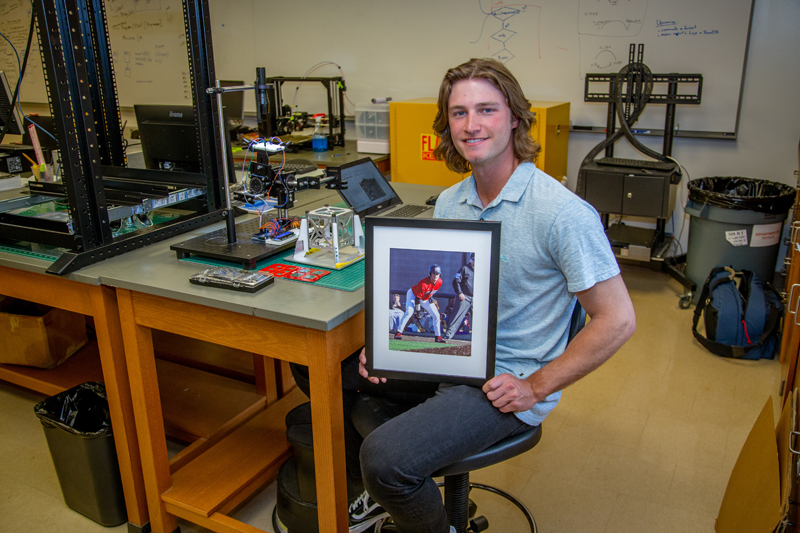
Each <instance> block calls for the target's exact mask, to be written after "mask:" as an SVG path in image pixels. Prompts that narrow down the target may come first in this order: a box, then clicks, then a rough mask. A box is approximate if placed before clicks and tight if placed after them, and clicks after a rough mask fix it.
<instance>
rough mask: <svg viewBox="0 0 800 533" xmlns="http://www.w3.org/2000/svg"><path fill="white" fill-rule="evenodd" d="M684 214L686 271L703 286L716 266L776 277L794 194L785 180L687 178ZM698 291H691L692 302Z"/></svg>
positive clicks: (699, 285) (771, 277) (768, 279)
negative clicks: (686, 224)
mask: <svg viewBox="0 0 800 533" xmlns="http://www.w3.org/2000/svg"><path fill="white" fill-rule="evenodd" d="M688 187H689V200H688V202H687V203H686V209H685V211H686V213H687V214H688V215H690V216H691V217H692V219H691V224H690V226H689V247H688V250H687V252H686V275H687V277H688V278H689V279H691V280H692V281H693V282H694V283H695V284H697V286H698V287H702V286H703V283H704V282H705V280H706V278H707V277H708V274H709V272H711V269H713V268H714V267H715V266H717V265H729V266H731V267H732V268H734V269H735V270H752V271H753V272H757V273H758V274H759V275H760V276H761V277H762V278H764V279H765V280H766V281H769V282H771V281H772V279H773V277H774V275H775V265H776V263H777V259H778V250H779V249H780V242H781V239H780V237H781V233H782V231H783V222H784V221H785V220H786V217H787V215H788V213H789V210H790V209H791V208H792V205H793V204H794V200H795V196H796V194H797V192H796V191H795V189H794V188H792V187H790V186H788V185H785V184H783V183H776V182H773V181H766V180H757V179H751V178H742V177H713V178H701V179H696V180H691V181H690V182H689V183H688ZM698 297H699V291H698V292H697V293H696V294H695V300H696V299H697V298H698Z"/></svg>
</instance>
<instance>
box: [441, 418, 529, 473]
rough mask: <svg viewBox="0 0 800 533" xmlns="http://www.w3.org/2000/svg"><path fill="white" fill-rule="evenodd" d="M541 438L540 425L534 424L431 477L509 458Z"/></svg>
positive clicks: (467, 469) (464, 471) (525, 449)
mask: <svg viewBox="0 0 800 533" xmlns="http://www.w3.org/2000/svg"><path fill="white" fill-rule="evenodd" d="M541 438H542V426H541V425H539V426H535V427H532V428H531V429H529V430H527V431H523V432H522V433H517V434H516V435H511V436H510V437H506V438H505V439H503V440H501V441H500V442H496V443H495V444H492V445H491V446H489V447H488V448H486V449H485V450H483V451H482V452H478V453H476V454H474V455H472V456H471V457H467V458H466V459H464V460H462V461H459V462H457V463H453V464H451V465H448V466H446V467H444V468H441V469H439V470H437V471H436V472H434V473H433V474H432V477H439V476H452V475H455V474H464V473H466V472H471V471H473V470H478V469H479V468H485V467H487V466H491V465H493V464H496V463H500V462H502V461H505V460H506V459H511V458H512V457H515V456H517V455H519V454H521V453H524V452H527V451H528V450H530V449H531V448H533V447H534V446H536V445H537V444H538V443H539V439H541Z"/></svg>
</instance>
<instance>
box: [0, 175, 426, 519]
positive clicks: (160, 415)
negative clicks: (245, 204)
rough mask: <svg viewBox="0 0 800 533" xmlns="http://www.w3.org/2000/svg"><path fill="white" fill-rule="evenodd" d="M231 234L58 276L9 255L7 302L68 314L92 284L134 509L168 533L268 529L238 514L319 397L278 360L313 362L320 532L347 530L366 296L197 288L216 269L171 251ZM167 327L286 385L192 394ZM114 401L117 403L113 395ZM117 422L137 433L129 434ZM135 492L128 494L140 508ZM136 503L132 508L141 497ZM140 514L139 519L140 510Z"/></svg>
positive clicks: (311, 203)
mask: <svg viewBox="0 0 800 533" xmlns="http://www.w3.org/2000/svg"><path fill="white" fill-rule="evenodd" d="M394 185H396V187H397V191H398V193H399V194H400V196H401V197H402V198H403V199H404V201H405V202H406V203H421V202H424V201H425V200H426V199H427V198H428V197H429V196H430V195H431V194H434V193H436V192H438V191H440V190H441V188H438V187H429V186H425V185H414V184H394ZM305 193H308V194H305ZM299 196H300V197H302V198H305V200H304V201H302V202H298V203H302V204H303V205H300V206H296V207H295V208H294V213H292V212H290V214H298V215H299V214H304V212H305V211H307V210H310V209H314V208H316V207H321V206H323V205H326V204H327V205H330V204H334V203H337V202H338V201H339V200H338V195H336V194H335V193H332V192H331V191H326V190H324V189H323V190H320V191H305V192H304V194H303V195H299ZM239 220H241V218H240V219H237V221H239ZM221 227H222V225H221V224H217V225H213V226H209V227H206V228H201V229H197V230H194V231H193V232H190V233H186V234H184V235H181V236H178V237H174V238H172V239H169V240H166V241H163V242H160V243H156V244H153V245H151V246H148V247H146V248H143V249H139V250H134V251H132V252H129V253H127V254H124V255H121V256H118V257H113V258H111V259H108V260H106V261H102V262H100V263H97V264H94V265H91V266H88V267H85V268H83V269H81V270H79V271H78V272H75V273H72V274H69V275H68V276H65V277H64V278H57V277H54V276H50V275H46V274H44V273H43V272H44V271H45V269H46V268H47V266H48V265H47V264H46V262H45V261H40V262H39V263H42V264H36V261H35V260H32V259H29V258H25V259H24V260H20V259H15V258H14V257H13V256H12V254H6V253H0V268H4V269H7V270H8V271H9V272H12V273H13V274H14V276H13V277H12V278H8V277H7V276H5V275H0V279H2V280H3V281H2V282H0V294H8V293H9V292H11V293H13V294H12V295H16V296H18V297H22V298H24V299H31V295H29V294H28V292H31V294H32V295H33V296H34V297H35V298H39V299H41V300H44V301H43V302H42V303H46V304H47V305H53V306H56V307H63V306H64V305H66V304H65V302H67V299H66V298H63V297H59V294H64V295H66V294H67V292H68V291H72V292H75V293H80V292H87V291H86V289H87V288H88V289H89V291H88V292H90V293H91V294H96V295H95V296H93V298H92V299H90V302H88V303H86V304H83V305H82V306H80V307H77V304H74V305H69V307H71V308H72V307H74V308H75V309H77V310H78V312H81V313H84V314H91V315H92V316H95V317H97V316H100V317H101V319H102V320H104V322H101V325H100V326H98V330H99V329H101V327H103V328H108V331H107V332H105V333H103V334H102V335H101V334H100V332H99V331H98V344H99V345H100V351H101V360H102V365H101V366H102V372H103V376H104V379H105V380H106V386H107V388H109V385H110V388H111V390H112V391H114V396H115V400H114V402H115V404H116V407H115V408H114V409H113V410H112V420H120V421H121V422H116V421H115V422H114V423H115V438H116V439H117V446H118V449H119V447H120V446H123V448H128V449H130V450H132V451H131V453H130V454H129V455H131V456H132V460H131V461H130V463H131V473H130V475H129V477H130V478H131V482H130V484H131V485H132V488H131V491H132V492H131V494H132V495H133V500H132V501H133V502H137V501H139V500H140V499H142V494H143V495H144V498H146V502H147V505H146V506H143V507H144V508H143V512H144V513H145V514H144V516H145V517H146V516H147V513H148V512H149V520H150V525H151V527H152V530H153V531H154V532H156V533H171V532H173V531H174V530H175V529H176V527H177V522H176V519H177V517H181V518H183V519H186V520H188V521H190V522H193V523H196V524H198V525H200V526H203V527H206V528H208V529H211V530H214V531H218V532H220V533H222V532H226V533H227V532H235V531H241V532H253V531H258V530H257V529H255V528H253V527H252V526H249V525H247V524H244V523H242V522H239V521H237V520H235V519H233V518H231V517H230V516H229V514H230V511H232V510H233V509H234V508H235V507H236V506H237V505H239V504H240V503H241V502H243V501H245V500H246V499H247V498H248V497H249V496H250V495H252V494H253V493H255V492H256V491H257V490H258V489H259V488H260V487H262V486H263V485H264V484H266V483H268V482H269V481H271V480H273V479H274V478H275V476H276V475H277V472H278V469H279V467H280V466H281V465H282V464H283V462H285V460H286V459H287V458H288V457H289V455H290V454H291V449H290V446H289V443H288V442H287V440H286V428H285V423H284V418H285V416H286V413H288V411H290V410H291V409H292V408H294V407H295V406H296V405H298V404H300V403H303V402H305V401H307V399H306V397H305V396H304V395H303V394H302V393H301V392H299V391H298V390H297V389H296V388H295V389H291V390H290V389H289V388H288V387H285V386H284V387H281V385H280V383H279V380H278V383H277V384H276V381H275V378H276V376H277V374H278V373H279V372H280V370H279V366H278V365H276V363H275V361H283V362H290V363H299V364H303V365H306V366H308V367H309V373H310V380H311V388H312V389H313V390H314V395H313V396H314V397H313V399H312V400H311V409H312V414H313V417H312V419H313V435H314V450H315V452H314V453H315V462H316V469H317V499H318V514H319V524H320V531H323V532H329V533H332V532H340V533H342V532H345V531H347V529H348V519H347V491H346V482H345V469H344V436H343V435H344V434H343V431H344V430H343V425H342V423H343V421H342V398H341V374H340V362H341V361H342V360H343V359H344V358H346V357H347V356H348V355H350V354H351V353H353V352H354V351H356V350H358V349H359V348H360V347H361V346H362V345H363V343H364V289H363V288H361V289H358V290H355V291H352V292H347V291H342V290H336V289H331V288H325V287H319V286H315V285H312V284H305V283H301V282H296V281H288V280H283V279H277V280H275V283H274V284H273V285H271V286H269V287H267V288H265V289H263V290H261V291H259V292H256V293H254V294H250V293H242V292H236V291H229V290H224V289H217V288H211V287H203V286H197V285H193V284H190V283H189V277H190V276H191V275H192V274H194V273H196V272H198V271H200V270H202V269H203V268H206V267H204V266H203V265H199V264H197V263H194V262H189V261H179V260H178V259H177V255H176V253H175V252H174V251H172V250H170V249H169V247H170V245H171V244H174V243H177V242H181V241H183V240H187V239H190V238H192V237H195V236H197V235H201V234H205V233H208V232H211V231H215V230H217V229H219V228H221ZM286 253H288V252H286ZM7 279H10V280H11V281H9V282H6V280H7ZM15 280H16V281H15ZM43 280H45V281H44V282H43ZM38 283H42V288H44V287H45V284H46V286H48V287H50V289H48V290H42V289H39V290H38V291H37V290H35V288H34V286H35V285H36V284H38ZM92 287H94V289H92ZM92 291H94V292H92ZM77 301H80V300H79V299H78V300H77ZM90 303H91V305H90ZM154 330H155V331H159V332H167V333H170V334H175V335H180V336H182V337H186V338H189V339H194V340H198V341H203V342H207V343H212V344H215V345H220V346H223V347H227V348H232V349H236V350H243V351H245V352H249V353H252V354H253V357H254V361H258V360H260V361H261V362H262V364H261V365H260V371H261V372H262V373H263V376H262V382H264V383H270V380H272V381H271V383H272V384H271V385H268V386H265V387H262V389H261V390H260V391H259V392H260V394H259V395H258V397H257V398H255V397H252V396H247V395H245V394H244V392H245V391H235V390H233V389H232V388H230V386H223V385H219V383H218V382H217V381H215V382H214V383H206V384H205V388H204V389H203V390H204V393H203V395H202V396H203V397H202V398H200V399H197V398H188V397H186V396H185V395H184V394H182V393H181V389H182V388H187V384H186V382H187V380H191V379H192V376H191V374H187V373H185V372H182V371H180V370H178V369H176V368H175V367H171V366H169V364H167V365H166V366H165V363H164V361H161V360H157V359H156V357H155V353H156V348H155V347H154V341H153V335H152V332H153V331H154ZM101 337H102V338H103V341H102V342H101V341H100V339H101ZM123 346H124V349H123ZM206 377H208V376H206ZM3 379H6V378H5V377H3ZM208 379H211V378H208ZM180 380H183V382H184V384H182V385H181V384H180V383H181V381H180ZM165 383H178V384H179V385H170V386H166V385H165ZM156 392H157V393H156ZM232 398H244V400H242V402H240V403H237V404H236V405H234V406H229V408H227V410H226V409H225V408H223V407H224V406H218V408H217V409H216V411H215V412H216V413H217V414H216V416H217V418H216V419H215V420H214V421H213V422H211V423H207V422H205V421H204V418H207V415H208V413H207V412H206V409H205V408H204V407H202V406H206V405H209V404H210V405H215V404H219V403H220V402H222V401H223V400H224V399H228V401H233V400H232ZM109 400H110V403H111V397H110V398H109ZM193 400H198V401H199V402H201V404H202V406H198V404H197V402H195V401H193ZM170 404H172V405H173V406H174V405H176V404H177V405H178V406H180V410H182V414H183V418H185V419H188V421H185V422H184V425H185V426H186V427H183V428H178V431H177V434H178V435H184V436H185V437H184V438H185V439H186V440H188V439H189V437H192V438H194V440H192V441H191V443H190V444H189V446H187V447H186V448H184V449H183V450H182V451H181V452H179V453H178V454H177V455H175V456H173V457H171V458H169V457H168V454H167V437H168V436H170V437H171V436H172V434H171V433H170V423H169V420H170V419H171V416H172V415H171V414H170V412H171V409H175V407H170ZM175 416H177V417H178V418H180V416H179V415H177V414H176V415H175ZM226 416H227V419H225V417H226ZM134 422H135V423H134ZM116 424H122V425H123V427H124V428H129V431H127V432H125V431H123V432H122V434H121V435H118V434H117V432H116ZM165 426H166V427H165ZM197 426H201V427H200V428H199V429H198V428H197ZM120 440H121V441H122V442H120ZM134 455H135V458H133V456H134ZM123 458H124V457H123ZM123 458H121V459H120V463H121V464H122V462H123ZM134 459H135V460H134ZM136 467H138V468H139V471H138V472H136V471H135V468H136ZM142 486H143V489H142V488H141V487H142ZM134 489H135V490H134ZM128 497H129V491H128V490H126V501H127V499H128ZM137 498H138V499H137ZM128 506H129V509H130V506H131V503H129V504H128ZM129 516H136V515H133V514H131V513H130V511H129ZM139 516H142V515H141V514H140V515H139ZM132 521H133V520H132ZM139 523H142V522H139Z"/></svg>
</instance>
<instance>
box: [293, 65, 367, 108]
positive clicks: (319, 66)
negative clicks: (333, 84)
mask: <svg viewBox="0 0 800 533" xmlns="http://www.w3.org/2000/svg"><path fill="white" fill-rule="evenodd" d="M328 65H333V66H335V67H336V68H338V69H339V74H340V75H341V77H342V81H344V71H343V70H342V67H341V65H339V64H337V63H334V62H333V61H320V62H319V63H317V64H316V65H314V66H312V67H311V68H309V69H308V70H307V71H306V73H305V74H303V75H302V76H301V77H302V78H307V77H308V76H309V75H310V74H312V73H313V72H315V71H317V70H319V69H321V68H323V67H327V66H328ZM302 83H303V82H302V81H301V82H299V83H298V84H297V87H296V88H295V90H294V98H292V109H294V107H295V104H296V102H297V93H298V92H299V91H300V84H302ZM342 94H343V95H344V97H345V99H346V100H347V102H350V103H351V104H352V105H353V107H355V105H356V104H354V103H353V101H352V100H350V97H348V96H347V91H346V90H343V91H342ZM347 102H345V104H344V110H345V111H346V112H347V114H349V115H355V113H354V112H351V111H350V110H349V109H347Z"/></svg>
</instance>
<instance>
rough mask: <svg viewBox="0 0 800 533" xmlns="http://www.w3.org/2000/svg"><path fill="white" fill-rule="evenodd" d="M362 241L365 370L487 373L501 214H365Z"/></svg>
mask: <svg viewBox="0 0 800 533" xmlns="http://www.w3.org/2000/svg"><path fill="white" fill-rule="evenodd" d="M366 249H367V256H366V265H365V267H366V273H365V281H366V334H367V335H366V337H367V338H366V355H367V370H368V371H369V373H370V375H372V376H378V377H385V378H390V379H411V380H420V381H437V382H447V383H467V384H470V385H476V386H482V385H483V384H484V383H485V382H486V380H488V379H490V378H492V377H493V376H494V361H495V343H496V337H497V286H498V279H499V264H500V222H485V221H474V220H469V221H467V220H442V219H419V218H391V217H367V218H366Z"/></svg>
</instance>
